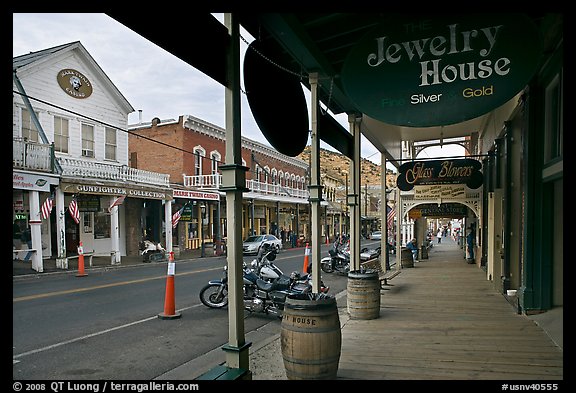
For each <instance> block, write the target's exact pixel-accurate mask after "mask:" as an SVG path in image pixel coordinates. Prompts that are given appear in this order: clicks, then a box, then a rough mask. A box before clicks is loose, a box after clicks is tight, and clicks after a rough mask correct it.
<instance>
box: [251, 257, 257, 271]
mask: <svg viewBox="0 0 576 393" xmlns="http://www.w3.org/2000/svg"><path fill="white" fill-rule="evenodd" d="M250 266H251V267H252V269H256V268H257V267H258V262H257V261H256V260H255V259H254V260H253V261H252V262H250Z"/></svg>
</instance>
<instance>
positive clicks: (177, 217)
mask: <svg viewBox="0 0 576 393" xmlns="http://www.w3.org/2000/svg"><path fill="white" fill-rule="evenodd" d="M185 206H186V205H184V206H182V208H180V210H178V211H177V212H176V213H174V214H173V215H172V229H176V225H178V221H180V217H182V212H183V211H184V207H185Z"/></svg>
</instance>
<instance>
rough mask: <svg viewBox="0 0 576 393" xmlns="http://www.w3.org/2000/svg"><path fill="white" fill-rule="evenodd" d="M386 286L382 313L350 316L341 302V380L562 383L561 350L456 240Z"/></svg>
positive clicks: (438, 249) (432, 251)
mask: <svg viewBox="0 0 576 393" xmlns="http://www.w3.org/2000/svg"><path fill="white" fill-rule="evenodd" d="M390 284H392V285H391V286H390V287H389V289H388V290H382V291H381V298H380V301H381V302H380V316H379V318H377V319H373V320H352V319H349V318H347V317H346V312H343V311H345V310H346V302H345V301H344V300H345V299H344V298H343V299H342V301H344V302H342V301H339V304H338V306H339V308H340V315H341V317H340V323H341V325H342V350H341V356H340V363H339V368H338V379H341V380H346V379H362V380H367V379H368V380H379V379H382V380H561V379H563V351H562V349H561V348H560V347H558V346H557V345H556V344H555V343H554V342H553V341H552V340H551V339H550V338H549V337H548V336H547V335H546V333H545V332H544V331H543V330H542V329H541V328H540V327H539V326H538V325H537V324H536V323H535V322H534V321H532V320H531V319H529V318H528V317H526V316H524V315H520V314H518V313H517V312H516V310H515V309H514V307H513V306H512V305H511V304H510V303H508V301H507V300H506V299H505V298H504V296H503V295H501V294H499V293H498V292H497V291H496V290H495V289H494V287H493V285H492V283H491V282H489V281H487V280H486V274H485V272H484V271H483V270H482V269H480V268H479V267H478V266H476V265H473V264H472V265H471V264H467V263H466V262H465V260H464V259H463V256H462V252H461V250H460V249H459V247H458V246H457V245H456V244H455V243H454V242H452V241H450V240H448V241H445V242H444V243H442V244H440V245H437V244H435V245H434V247H433V249H432V250H431V252H430V258H429V259H427V260H423V261H422V262H419V263H416V264H415V265H414V268H405V269H403V271H402V274H400V275H399V276H397V277H396V278H394V279H393V280H392V281H390Z"/></svg>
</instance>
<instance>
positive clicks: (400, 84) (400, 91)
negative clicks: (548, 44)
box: [341, 13, 542, 127]
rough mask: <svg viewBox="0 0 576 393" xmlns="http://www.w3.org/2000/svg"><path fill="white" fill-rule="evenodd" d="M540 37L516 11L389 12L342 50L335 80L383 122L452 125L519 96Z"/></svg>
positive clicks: (537, 57)
mask: <svg viewBox="0 0 576 393" xmlns="http://www.w3.org/2000/svg"><path fill="white" fill-rule="evenodd" d="M541 41H542V40H541V37H540V32H539V30H538V28H537V27H536V25H535V24H534V23H533V22H532V20H531V19H530V18H528V17H527V16H525V15H523V14H512V13H509V14H466V15H447V16H440V15H439V16H434V17H428V18H425V17H422V18H417V17H413V16H409V17H404V18H402V17H390V18H389V19H387V20H386V21H385V22H383V23H382V24H381V25H379V26H377V27H375V28H374V29H373V30H371V31H370V32H369V33H368V34H367V35H366V36H365V37H363V38H362V39H361V40H360V41H359V42H358V44H357V45H356V46H355V47H354V48H353V49H352V50H351V51H350V53H349V55H348V57H347V58H346V60H345V62H344V66H343V68H342V74H341V77H342V84H343V86H344V89H345V90H346V93H347V94H348V96H349V97H350V99H351V100H352V101H353V102H354V104H355V105H356V106H357V107H358V109H359V110H360V111H362V112H363V113H366V114H367V115H368V116H370V117H372V118H374V119H377V120H380V121H383V122H385V123H388V124H393V125H398V126H407V127H433V126H442V125H450V124H456V123H460V122H463V121H466V120H470V119H473V118H475V117H478V116H480V115H483V114H485V113H488V112H490V111H491V110H493V109H495V108H497V107H499V106H501V105H503V104H504V103H506V102H507V101H509V100H510V99H511V98H512V97H514V96H515V95H516V94H517V93H519V92H520V91H521V90H522V89H523V88H524V87H525V86H526V84H527V83H528V82H529V80H530V78H531V77H532V75H534V73H535V71H536V69H537V67H538V64H539V62H540V58H541V54H542V49H541V48H542V42H541Z"/></svg>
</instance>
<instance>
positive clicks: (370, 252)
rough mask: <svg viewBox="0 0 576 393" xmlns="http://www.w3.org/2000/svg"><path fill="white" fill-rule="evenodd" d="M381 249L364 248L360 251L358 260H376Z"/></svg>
mask: <svg viewBox="0 0 576 393" xmlns="http://www.w3.org/2000/svg"><path fill="white" fill-rule="evenodd" d="M380 251H381V247H376V248H367V247H364V248H363V249H361V250H360V260H361V261H369V260H371V259H375V258H378V257H379V256H380V253H381V252H380Z"/></svg>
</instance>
